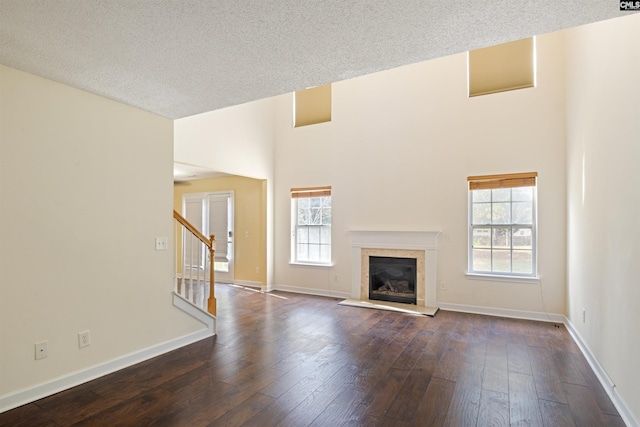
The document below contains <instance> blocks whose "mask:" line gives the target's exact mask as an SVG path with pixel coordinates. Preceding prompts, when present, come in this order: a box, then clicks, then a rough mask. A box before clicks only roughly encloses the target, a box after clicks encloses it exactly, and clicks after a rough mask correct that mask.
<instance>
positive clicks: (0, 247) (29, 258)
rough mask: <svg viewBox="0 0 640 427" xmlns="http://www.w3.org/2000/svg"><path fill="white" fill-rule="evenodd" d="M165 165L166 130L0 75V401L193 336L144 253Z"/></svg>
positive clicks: (164, 195)
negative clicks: (37, 353) (81, 344)
mask: <svg viewBox="0 0 640 427" xmlns="http://www.w3.org/2000/svg"><path fill="white" fill-rule="evenodd" d="M172 160H173V123H172V121H171V120H168V119H165V118H162V117H160V116H157V115H154V114H150V113H147V112H144V111H141V110H138V109H136V108H132V107H129V106H126V105H123V104H120V103H117V102H114V101H110V100H107V99H105V98H102V97H99V96H96V95H93V94H89V93H87V92H83V91H81V90H77V89H73V88H70V87H68V86H64V85H61V84H58V83H54V82H52V81H49V80H45V79H42V78H39V77H36V76H33V75H30V74H27V73H23V72H20V71H17V70H14V69H11V68H7V67H4V66H0V201H1V202H0V203H1V204H0V272H1V274H0V276H1V277H0V397H2V396H5V395H8V394H12V393H14V392H16V391H18V390H22V389H26V388H30V387H33V386H35V385H39V384H42V383H45V382H48V381H51V380H53V379H57V378H60V377H63V376H65V375H69V374H71V373H75V372H77V371H80V370H83V369H86V368H90V367H93V366H96V365H100V364H103V363H106V362H107V361H111V360H114V359H116V358H119V357H122V356H124V355H128V354H132V353H134V352H138V351H141V350H144V349H147V348H149V347H151V346H154V345H157V344H160V343H164V342H167V341H170V340H174V339H178V338H180V337H183V336H185V335H188V334H189V333H191V332H195V331H198V330H201V329H202V328H203V325H201V324H200V323H199V322H197V321H195V320H194V319H192V318H190V317H188V316H187V315H186V314H184V313H183V312H181V311H179V310H177V309H176V308H175V307H173V306H172V296H171V294H172V290H173V280H172V276H173V262H172V261H173V259H172V258H173V257H172V251H171V250H168V251H156V250H155V244H154V241H155V237H156V236H166V237H170V236H171V233H172V217H171V208H172V205H173V201H172ZM87 329H88V330H90V331H91V346H90V347H86V348H83V349H79V348H78V337H77V334H78V332H79V331H84V330H87ZM41 340H48V341H49V346H48V353H49V357H48V358H46V359H42V360H34V343H35V342H37V341H41Z"/></svg>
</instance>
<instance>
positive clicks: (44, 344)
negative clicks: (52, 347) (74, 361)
mask: <svg viewBox="0 0 640 427" xmlns="http://www.w3.org/2000/svg"><path fill="white" fill-rule="evenodd" d="M35 347H36V360H40V359H44V358H45V357H47V356H48V355H49V353H48V347H49V341H40V342H37V343H36V345H35Z"/></svg>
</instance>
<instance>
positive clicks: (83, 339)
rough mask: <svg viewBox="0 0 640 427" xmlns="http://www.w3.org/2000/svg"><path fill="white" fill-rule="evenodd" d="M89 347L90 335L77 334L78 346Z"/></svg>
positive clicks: (84, 332) (87, 333)
mask: <svg viewBox="0 0 640 427" xmlns="http://www.w3.org/2000/svg"><path fill="white" fill-rule="evenodd" d="M90 345H91V335H90V333H89V331H83V332H78V346H79V347H80V348H82V347H89V346H90Z"/></svg>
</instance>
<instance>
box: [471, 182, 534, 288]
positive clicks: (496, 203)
mask: <svg viewBox="0 0 640 427" xmlns="http://www.w3.org/2000/svg"><path fill="white" fill-rule="evenodd" d="M537 176H538V174H537V173H536V172H530V173H518V174H508V175H487V176H471V177H469V178H468V181H469V267H468V268H469V273H470V274H490V275H504V276H522V277H536V275H537V268H536V195H537V194H536V193H537V192H536V177H537Z"/></svg>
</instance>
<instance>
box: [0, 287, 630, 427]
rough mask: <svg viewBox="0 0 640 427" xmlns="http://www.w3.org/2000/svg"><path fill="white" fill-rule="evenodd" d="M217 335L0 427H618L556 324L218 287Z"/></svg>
mask: <svg viewBox="0 0 640 427" xmlns="http://www.w3.org/2000/svg"><path fill="white" fill-rule="evenodd" d="M216 296H217V298H218V335H217V336H216V337H213V338H210V339H206V340H203V341H200V342H198V343H195V344H192V345H190V346H188V347H184V348H182V349H179V350H176V351H173V352H171V353H168V354H165V355H163V356H160V357H157V358H155V359H152V360H148V361H145V362H143V363H140V364H138V365H136V366H133V367H130V368H127V369H124V370H122V371H119V372H116V373H114V374H111V375H108V376H105V377H102V378H99V379H97V380H95V381H92V382H89V383H86V384H83V385H81V386H78V387H75V388H73V389H71V390H67V391H64V392H62V393H58V394H56V395H54V396H50V397H47V398H45V399H42V400H39V401H37V402H34V403H31V404H28V405H25V406H22V407H20V408H16V409H14V410H11V411H7V412H5V413H3V414H0V425H1V426H54V427H55V426H73V425H78V426H151V425H154V426H259V427H267V426H399V427H402V426H405V427H406V426H464V427H466V426H476V425H477V426H507V425H514V426H521V425H522V426H624V423H623V421H622V419H621V418H620V416H619V414H618V413H617V411H616V409H615V407H614V406H613V405H612V403H611V401H610V400H609V399H608V397H607V395H606V393H605V392H604V390H603V389H602V387H601V386H600V384H599V382H598V381H597V379H596V377H595V375H594V374H593V372H592V371H591V369H590V367H589V365H588V364H587V362H586V360H585V359H584V358H583V357H582V355H581V353H580V351H579V349H578V348H577V346H576V345H575V344H574V343H573V341H572V340H571V338H570V336H569V334H568V333H567V331H566V329H565V328H564V326H560V327H556V325H554V324H552V323H544V322H533V321H525V320H514V319H503V318H496V317H489V316H480V315H471V314H463V313H455V312H447V311H440V312H438V314H437V315H436V316H435V317H434V318H430V317H422V316H413V315H408V314H402V313H396V312H390V311H379V310H370V309H363V308H356V307H346V306H339V305H337V302H338V300H336V299H332V298H323V297H314V296H305V295H299V294H291V293H285V292H273V293H270V294H265V293H260V292H256V291H254V290H248V289H245V288H241V287H233V286H228V285H219V286H217V294H216Z"/></svg>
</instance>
